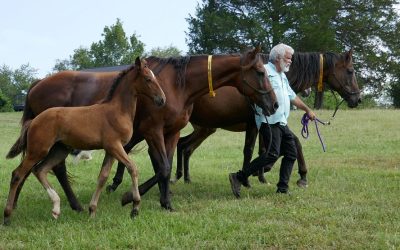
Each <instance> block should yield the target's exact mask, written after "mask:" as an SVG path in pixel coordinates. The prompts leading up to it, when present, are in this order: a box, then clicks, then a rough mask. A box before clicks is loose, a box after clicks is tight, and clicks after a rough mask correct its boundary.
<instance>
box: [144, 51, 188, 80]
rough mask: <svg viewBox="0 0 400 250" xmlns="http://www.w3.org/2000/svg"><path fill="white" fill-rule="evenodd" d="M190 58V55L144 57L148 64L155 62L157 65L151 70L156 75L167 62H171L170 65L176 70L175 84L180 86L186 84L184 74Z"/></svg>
mask: <svg viewBox="0 0 400 250" xmlns="http://www.w3.org/2000/svg"><path fill="white" fill-rule="evenodd" d="M190 58H191V57H190V56H178V57H167V58H161V57H155V56H150V57H148V58H146V61H147V62H148V64H152V63H157V66H156V67H155V68H153V72H154V74H156V75H158V74H159V73H160V72H161V70H162V69H163V68H164V67H165V66H166V65H167V64H171V65H172V66H174V69H175V70H176V72H177V74H176V84H177V85H178V86H180V87H183V86H185V84H186V82H185V74H186V68H187V65H188V63H189V61H190Z"/></svg>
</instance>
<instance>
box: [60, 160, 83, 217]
mask: <svg viewBox="0 0 400 250" xmlns="http://www.w3.org/2000/svg"><path fill="white" fill-rule="evenodd" d="M53 172H54V174H55V175H56V177H57V180H58V182H59V183H60V185H61V187H62V189H63V190H64V193H65V196H66V197H67V199H68V202H69V205H70V207H71V208H72V210H75V211H78V212H82V211H83V208H82V206H81V204H80V202H79V200H78V198H77V197H76V196H75V194H74V191H73V190H72V187H71V183H70V182H69V179H68V175H67V169H66V166H65V159H63V160H62V161H61V162H60V163H59V164H57V165H55V166H54V167H53Z"/></svg>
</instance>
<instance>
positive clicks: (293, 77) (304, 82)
mask: <svg viewBox="0 0 400 250" xmlns="http://www.w3.org/2000/svg"><path fill="white" fill-rule="evenodd" d="M319 55H320V53H318V52H306V53H302V52H296V53H294V54H293V56H292V65H291V66H290V70H289V72H287V73H286V76H287V78H288V80H289V83H290V86H291V87H292V89H293V90H294V91H295V92H296V93H298V92H301V91H303V90H305V89H307V88H309V87H311V86H313V85H314V84H316V83H317V82H318V80H319V70H320V68H319V60H320V59H319ZM261 56H262V58H263V60H264V63H267V62H268V60H269V55H268V54H262V55H261ZM324 56H325V58H324V61H325V63H326V64H327V66H328V69H331V70H333V69H334V67H335V63H336V61H337V58H338V55H337V54H335V53H332V52H326V53H324Z"/></svg>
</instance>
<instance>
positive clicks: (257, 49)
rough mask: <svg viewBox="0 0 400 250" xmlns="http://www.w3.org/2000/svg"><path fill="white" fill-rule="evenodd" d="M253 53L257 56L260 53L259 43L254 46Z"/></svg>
mask: <svg viewBox="0 0 400 250" xmlns="http://www.w3.org/2000/svg"><path fill="white" fill-rule="evenodd" d="M254 52H255V53H256V54H258V53H260V52H261V43H259V44H257V45H256V48H255V49H254Z"/></svg>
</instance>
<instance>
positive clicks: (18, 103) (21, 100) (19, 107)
mask: <svg viewBox="0 0 400 250" xmlns="http://www.w3.org/2000/svg"><path fill="white" fill-rule="evenodd" d="M25 98H26V94H18V95H16V96H15V98H14V102H13V109H14V111H23V110H24V107H25Z"/></svg>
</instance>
